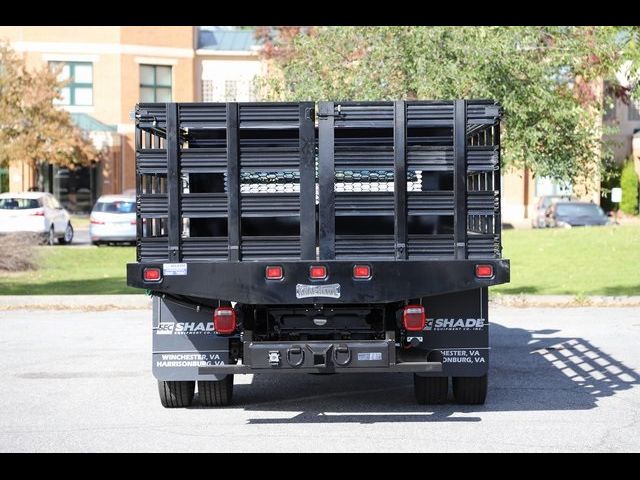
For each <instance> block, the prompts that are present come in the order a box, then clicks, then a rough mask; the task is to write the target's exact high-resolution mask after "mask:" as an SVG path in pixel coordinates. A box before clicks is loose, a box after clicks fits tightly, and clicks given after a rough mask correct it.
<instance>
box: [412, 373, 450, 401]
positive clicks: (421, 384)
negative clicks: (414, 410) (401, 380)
mask: <svg viewBox="0 0 640 480" xmlns="http://www.w3.org/2000/svg"><path fill="white" fill-rule="evenodd" d="M413 389H414V392H415V394H416V400H417V402H418V403H419V404H420V405H438V404H441V403H445V402H446V401H447V394H448V393H449V378H448V377H421V376H419V375H417V374H415V373H414V374H413Z"/></svg>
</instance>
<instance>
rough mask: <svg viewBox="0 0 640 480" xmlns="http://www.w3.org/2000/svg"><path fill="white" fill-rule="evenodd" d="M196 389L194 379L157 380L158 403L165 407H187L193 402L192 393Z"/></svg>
mask: <svg viewBox="0 0 640 480" xmlns="http://www.w3.org/2000/svg"><path fill="white" fill-rule="evenodd" d="M195 390H196V382H194V381H185V382H182V381H180V382H178V381H163V380H158V391H159V392H160V403H162V406H163V407H165V408H180V407H188V406H189V405H191V402H193V393H194V392H195Z"/></svg>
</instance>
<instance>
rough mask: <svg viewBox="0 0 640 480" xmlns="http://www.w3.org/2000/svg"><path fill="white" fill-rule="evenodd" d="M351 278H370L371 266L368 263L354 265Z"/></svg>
mask: <svg viewBox="0 0 640 480" xmlns="http://www.w3.org/2000/svg"><path fill="white" fill-rule="evenodd" d="M353 278H371V267H370V266H369V265H354V266H353Z"/></svg>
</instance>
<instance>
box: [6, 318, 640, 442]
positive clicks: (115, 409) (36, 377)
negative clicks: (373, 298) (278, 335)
mask: <svg viewBox="0 0 640 480" xmlns="http://www.w3.org/2000/svg"><path fill="white" fill-rule="evenodd" d="M493 321H494V323H493V325H492V331H491V336H492V345H493V347H494V350H493V353H492V365H491V372H490V382H489V383H490V385H489V388H490V391H489V396H488V398H487V404H486V405H484V406H480V407H469V406H467V407H460V406H456V405H454V404H448V405H443V406H438V407H420V406H418V405H416V404H415V403H414V400H413V390H412V378H411V375H408V374H383V375H366V374H363V375H356V374H352V375H328V376H318V375H300V376H293V375H291V376H280V377H278V376H268V375H261V376H255V377H253V376H250V375H247V376H236V385H235V393H236V395H235V400H236V403H235V405H234V406H233V407H231V408H227V409H222V410H219V409H205V408H199V407H198V406H197V405H196V406H195V407H193V408H190V409H179V410H165V409H163V408H162V407H161V406H160V403H159V401H158V398H157V391H156V383H155V381H154V380H153V378H152V376H151V371H150V354H149V352H150V348H151V345H150V343H151V341H150V340H151V337H150V330H149V323H150V316H149V314H148V313H147V312H145V311H140V310H137V311H112V312H109V311H103V312H91V313H82V312H66V313H65V312H60V311H56V312H45V311H34V312H26V311H22V312H15V311H14V312H11V311H4V312H2V311H0V328H1V329H2V335H0V351H1V352H2V355H0V370H1V371H2V372H3V375H2V377H0V389H1V390H0V391H1V392H2V408H1V409H0V451H107V450H109V451H110V450H115V451H147V450H158V451H201V450H204V451H216V452H222V451H252V452H256V451H389V450H399V451H418V450H419V451H442V450H444V451H470V452H476V451H493V450H497V451H505V450H508V451H531V450H534V451H558V450H560V451H588V452H593V451H638V450H640V423H639V422H640V387H639V383H640V375H639V371H640V349H639V348H638V345H639V344H640V311H639V310H638V309H634V308H618V309H616V308H592V309H589V308H575V309H557V310H553V309H508V308H502V307H498V308H494V311H493ZM196 403H197V399H196Z"/></svg>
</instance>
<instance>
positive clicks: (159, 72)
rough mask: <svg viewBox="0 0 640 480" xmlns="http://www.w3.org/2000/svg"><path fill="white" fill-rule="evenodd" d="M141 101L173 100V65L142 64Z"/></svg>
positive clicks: (164, 101) (162, 101)
mask: <svg viewBox="0 0 640 480" xmlns="http://www.w3.org/2000/svg"><path fill="white" fill-rule="evenodd" d="M140 101H141V102H161V103H167V102H171V67H169V66H164V65H140Z"/></svg>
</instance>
